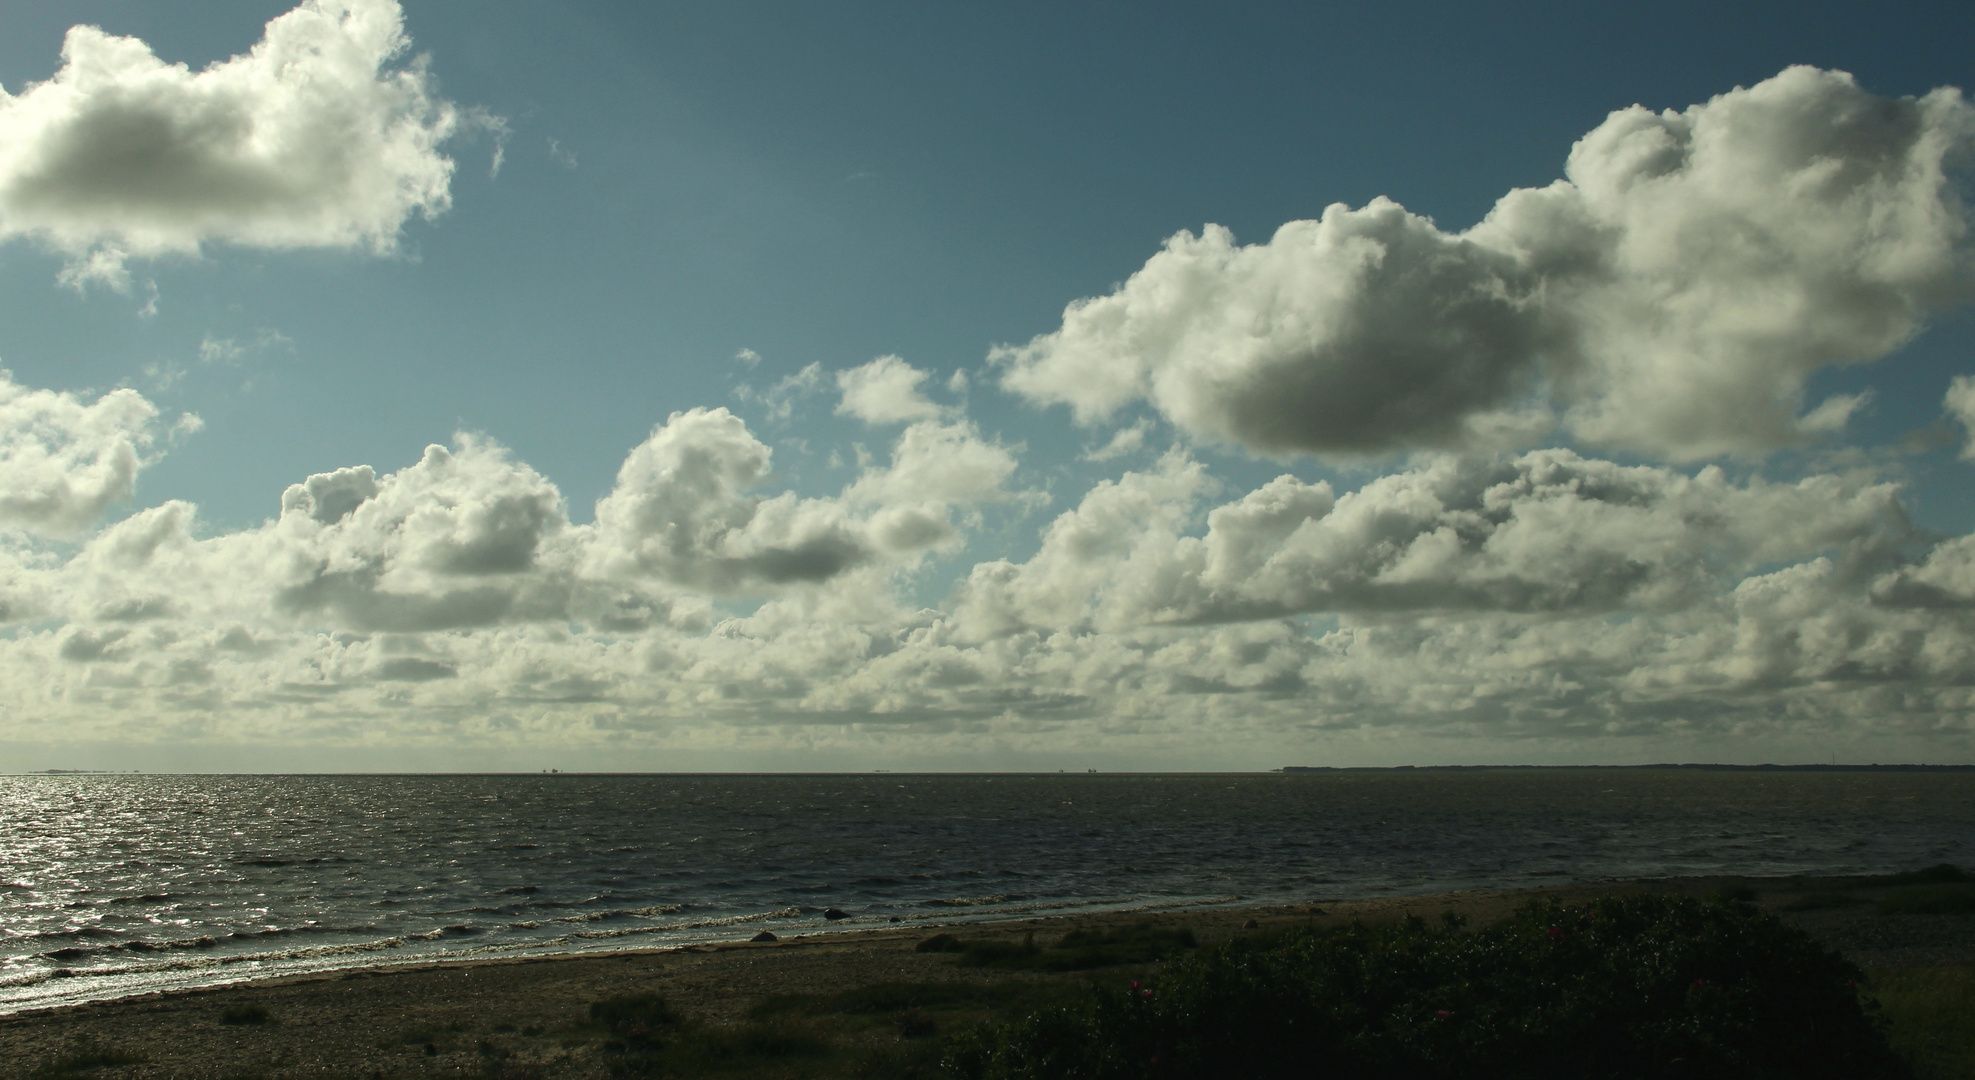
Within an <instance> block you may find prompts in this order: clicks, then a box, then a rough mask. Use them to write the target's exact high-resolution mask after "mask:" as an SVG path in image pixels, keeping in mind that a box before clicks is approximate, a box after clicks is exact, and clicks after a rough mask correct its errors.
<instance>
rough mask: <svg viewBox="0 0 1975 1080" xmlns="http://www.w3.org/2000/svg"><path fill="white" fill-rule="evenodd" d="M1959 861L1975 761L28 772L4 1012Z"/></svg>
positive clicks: (12, 782)
mask: <svg viewBox="0 0 1975 1080" xmlns="http://www.w3.org/2000/svg"><path fill="white" fill-rule="evenodd" d="M1939 862H1959V863H1963V864H1967V863H1970V862H1975V773H1967V772H1960V773H1941V772H1709V771H1698V770H1591V769H1586V770H1557V769H1542V770H1477V771H1439V770H1391V771H1362V772H1361V771H1345V772H1323V773H1306V774H1260V775H1256V774H1240V775H1102V774H1096V775H1093V774H1053V775H1029V776H1020V775H992V776H986V775H982V776H964V775H962V776H956V775H904V774H896V775H895V774H883V773H880V774H869V775H855V776H814V775H801V776H790V775H777V776H673V775H657V776H654V775H636V776H589V775H550V776H539V775H520V776H134V775H116V776H109V775H63V776H41V775H36V776H0V1012H11V1011H18V1010H20V1009H24V1008H34V1007H40V1006H47V1005H58V1004H66V1003H72V1002H77V1001H84V1000H92V999H101V998H107V997H115V996H121V995H125V994H132V993H141V992H145V991H150V990H157V989H165V988H172V987H184V986H196V985H208V984H213V983H220V982H228V981H234V980H239V979H243V978H253V977H262V976H268V975H276V974H293V973H300V972H306V971H315V970H324V969H333V968H339V967H352V966H359V965H371V964H379V963H396V962H407V961H419V960H430V959H437V958H449V957H486V956H516V955H545V954H558V953H575V952H583V951H587V950H599V949H623V948H648V947H657V946H671V945H680V944H687V943H693V942H702V941H713V940H734V939H736V938H744V937H748V936H752V935H753V934H755V933H757V932H759V931H760V930H763V929H770V930H774V931H775V932H776V933H778V934H782V935H785V936H786V935H788V934H792V933H813V932H819V931H822V930H825V929H828V928H831V927H835V928H840V929H855V928H860V927H869V926H874V925H881V924H891V923H895V922H906V923H914V924H922V925H926V926H932V925H936V924H945V923H953V922H964V921H968V920H971V919H981V918H996V917H1008V916H1012V915H1026V914H1031V913H1058V912H1066V911H1089V910H1129V909H1138V908H1168V907H1177V906H1186V905H1203V904H1243V905H1247V904H1277V903H1291V902H1303V901H1321V900H1336V899H1346V898H1361V897H1368V896H1376V895H1391V894H1406V893H1413V894H1417V893H1427V892H1440V891H1447V890H1454V889H1468V888H1486V887H1513V886H1523V885H1532V884H1542V883H1555V882H1562V881H1595V880H1606V879H1618V878H1636V877H1659V876H1667V875H1695V874H1747V875H1760V876H1784V875H1791V874H1801V873H1820V874H1853V873H1881V872H1886V871H1891V870H1899V869H1908V868H1913V867H1918V866H1926V865H1931V864H1934V863H1939ZM832 907H834V908H838V909H841V910H842V911H844V912H848V913H849V914H850V916H851V917H850V918H848V919H845V920H842V921H840V922H831V921H829V920H825V919H824V918H823V917H822V912H823V911H824V909H826V908H832Z"/></svg>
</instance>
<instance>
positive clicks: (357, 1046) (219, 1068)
mask: <svg viewBox="0 0 1975 1080" xmlns="http://www.w3.org/2000/svg"><path fill="white" fill-rule="evenodd" d="M1886 889H1887V887H1886V886H1884V885H1877V884H1874V883H1872V882H1871V881H1870V880H1869V879H1856V878H1826V877H1795V878H1784V879H1775V878H1720V877H1707V878H1678V879H1659V880H1645V881H1625V882H1598V883H1584V884H1573V885H1565V886H1558V887H1554V888H1541V889H1515V890H1486V891H1470V892H1453V893H1444V894H1436V895H1425V896H1420V895H1415V896H1405V897H1373V898H1355V899H1353V898H1339V897H1328V896H1321V895H1317V896H1312V897H1311V898H1310V899H1309V900H1308V901H1307V902H1302V903H1297V904H1290V905H1275V906H1270V907H1243V906H1240V905H1225V906H1216V907H1196V908H1183V909H1175V910H1164V911H1147V912H1110V913H1103V914H1091V915H1080V916H1063V917H1051V918H1032V919H1010V920H1005V921H998V922H992V923H973V924H969V925H966V926H964V927H954V928H952V929H953V930H954V932H956V933H958V934H960V935H962V936H964V937H967V938H969V939H980V938H990V939H1000V940H1006V941H1008V942H1010V943H1015V942H1020V941H1023V940H1027V939H1029V938H1031V936H1032V937H1033V939H1034V940H1036V941H1039V942H1046V941H1051V940H1055V939H1057V938H1059V937H1060V936H1061V935H1063V934H1065V933H1068V932H1070V931H1072V930H1096V931H1101V930H1105V929H1116V928H1120V927H1126V926H1132V925H1137V924H1143V923H1151V924H1153V925H1154V926H1155V927H1160V928H1174V929H1178V928H1184V929H1186V930H1189V931H1191V932H1192V933H1193V934H1194V935H1195V936H1196V937H1197V938H1198V939H1199V940H1200V942H1201V943H1203V944H1208V943H1212V942H1214V941H1218V940H1224V939H1226V938H1229V937H1233V936H1236V935H1240V934H1245V933H1255V932H1258V931H1261V930H1266V929H1268V928H1272V927H1283V926H1292V925H1300V924H1315V925H1320V926H1321V925H1341V924H1346V923H1349V922H1352V921H1361V922H1366V923H1380V922H1389V921H1394V920H1399V919H1403V918H1405V917H1407V916H1408V915H1418V916H1422V917H1428V918H1437V917H1438V916H1439V915H1440V914H1441V913H1442V912H1447V911H1452V912H1455V913H1457V914H1460V915H1462V916H1464V917H1466V918H1467V919H1468V920H1469V924H1470V925H1477V926H1478V925H1486V924H1487V923H1489V922H1491V921H1494V920H1497V919H1500V918H1502V917H1504V916H1506V915H1507V914H1508V913H1510V912H1511V911H1513V910H1515V909H1516V908H1517V907H1519V906H1520V905H1522V904H1524V903H1527V902H1529V901H1531V900H1535V899H1541V898H1545V897H1556V898H1557V899H1559V900H1561V901H1563V902H1565V903H1570V902H1574V901H1578V900H1583V899H1588V898H1590V897H1593V896H1598V895H1606V894H1612V893H1631V892H1672V893H1680V894H1686V895H1695V896H1709V895H1716V894H1719V893H1721V892H1722V891H1723V890H1728V891H1730V892H1732V893H1736V894H1739V895H1742V896H1749V897H1752V898H1753V902H1755V903H1757V904H1758V905H1760V906H1762V907H1764V908H1766V909H1768V910H1771V911H1773V912H1775V913H1777V914H1778V915H1779V916H1780V917H1782V918H1784V919H1785V920H1786V921H1789V922H1791V923H1792V924H1794V925H1797V926H1799V927H1801V928H1802V929H1804V930H1805V931H1807V932H1808V933H1810V934H1811V935H1812V936H1814V937H1815V938H1817V939H1818V940H1819V941H1820V942H1821V943H1823V944H1824V945H1825V946H1826V947H1828V948H1832V949H1835V950H1837V951H1838V952H1840V953H1841V954H1843V955H1844V956H1846V957H1847V958H1848V959H1850V960H1852V961H1853V962H1855V963H1857V964H1858V965H1859V966H1860V967H1862V968H1865V969H1868V970H1899V969H1912V968H1922V967H1934V966H1938V965H1944V964H1967V963H1975V917H1971V916H1968V915H1929V914H1883V913H1880V912H1879V911H1878V910H1877V909H1876V908H1875V907H1874V906H1873V905H1874V901H1875V900H1876V899H1877V898H1878V897H1879V896H1880V895H1881V894H1882V893H1884V892H1885V891H1886ZM1834 898H1835V899H1834ZM940 929H941V928H939V927H934V926H927V925H924V924H918V925H911V926H901V927H888V928H880V929H864V930H853V931H843V932H828V931H819V932H815V933H808V934H800V935H788V936H784V937H783V938H781V939H780V940H777V941H775V942H759V943H757V942H749V941H746V940H734V941H727V942H714V943H702V944H697V945H693V946H688V947H681V948H668V949H653V950H635V951H623V952H612V953H604V954H595V953H593V954H587V955H582V956H572V957H562V958H553V957H552V958H529V959H512V960H477V961H456V962H437V963H419V964H406V965H398V966H385V967H371V968H356V969H349V970H344V971H339V972H334V973H327V974H316V975H307V976H291V977H285V978H274V979H268V980H264V981H255V982H248V983H242V984H236V985H229V986H223V987H215V988H208V989H199V990H188V991H174V992H166V993H155V994H147V995H142V996H138V997H133V998H125V999H120V1000H114V1001H107V1002H100V1003H93V1004H87V1005H79V1006H68V1007H61V1008H53V1009H43V1010H36V1011H30V1012H25V1013H19V1014H16V1015H12V1016H7V1017H0V1075H4V1076H8V1077H16V1076H31V1075H35V1074H36V1073H37V1070H39V1071H40V1074H41V1075H47V1076H59V1075H82V1074H85V1073H86V1074H87V1075H90V1076H105V1077H118V1078H124V1077H128V1078H132V1080H137V1078H194V1077H199V1078H204V1077H213V1078H243V1080H244V1078H249V1077H266V1078H291V1077H292V1078H297V1080H299V1078H315V1077H405V1078H409V1077H437V1076H486V1077H513V1078H517V1080H520V1078H528V1077H544V1078H546V1077H565V1076H566V1077H589V1076H599V1077H601V1076H607V1075H610V1069H609V1066H610V1064H611V1060H610V1058H609V1053H608V1048H607V1045H606V1044H607V1042H608V1040H607V1039H606V1038H604V1037H602V1035H601V1034H600V1033H598V1032H596V1031H595V1030H594V1029H593V1027H592V1026H591V1025H590V1024H589V1007H590V1005H591V1004H592V1003H594V1002H598V1001H602V1000H606V999H612V998H623V997H627V996H634V995H641V994H656V995H659V996H661V997H663V998H664V999H665V1000H666V1002H667V1003H669V1004H670V1005H671V1006H672V1007H673V1008H674V1009H675V1010H677V1011H678V1012H679V1013H681V1014H683V1015H685V1016H686V1017H688V1018H690V1019H691V1020H693V1021H694V1022H697V1023H702V1024H708V1025H723V1024H737V1023H741V1022H743V1021H744V1020H746V1019H747V1018H748V1017H749V1016H750V1015H751V1014H753V1015H757V1016H758V1015H759V1014H760V1011H761V1009H762V1006H763V1003H764V1002H772V1001H776V1000H781V998H783V997H789V996H808V997H810V998H821V997H826V996H828V995H832V994H842V993H843V992H845V991H847V990H851V989H853V988H857V987H871V986H874V985H878V984H886V983H913V984H926V983H936V984H942V985H944V984H970V985H975V986H980V987H1008V986H1012V985H1015V984H1035V985H1036V987H1037V988H1038V990H1048V989H1052V988H1055V987H1060V986H1062V985H1065V984H1074V983H1076V982H1077V981H1080V980H1100V979H1107V978H1111V979H1116V978H1128V977H1130V976H1131V975H1132V974H1134V973H1135V972H1136V971H1138V970H1139V969H1136V968H1099V969H1096V970H1091V971H1079V972H1070V973H1064V974H1052V973H1047V972H1038V971H1007V970H997V969H993V968H981V967H974V968H969V967H961V966H956V965H955V964H954V962H953V959H952V957H951V956H949V955H945V954H940V953H930V952H921V951H918V950H917V946H918V945H919V944H920V943H921V942H923V941H925V940H926V939H927V938H928V937H929V936H931V935H933V934H935V933H937V932H939V930H940ZM229 1014H230V1016H231V1019H232V1020H233V1021H234V1022H231V1023H229V1022H228V1020H229ZM967 1016H968V1014H967V1013H966V1011H965V1010H964V1009H963V1010H961V1012H960V1013H958V1014H955V1015H951V1016H947V1017H946V1021H947V1023H948V1026H949V1027H950V1026H951V1025H952V1024H954V1023H956V1022H965V1020H966V1019H967ZM243 1018H244V1020H245V1021H246V1022H242V1020H243ZM840 1034H841V1036H842V1037H843V1038H846V1039H849V1040H851V1041H852V1042H859V1041H861V1042H866V1043H874V1044H875V1043H881V1042H886V1041H901V1040H903V1039H905V1038H906V1037H907V1036H908V1035H909V1034H916V1033H904V1032H902V1030H901V1029H897V1028H896V1026H895V1025H888V1024H882V1023H870V1024H864V1025H862V1026H859V1025H855V1024H847V1025H845V1026H844V1027H843V1028H842V1029H841V1030H840ZM92 1063H93V1064H92ZM64 1066H66V1067H67V1071H62V1069H63V1067H64ZM790 1075H808V1074H804V1073H800V1072H797V1073H791V1074H790Z"/></svg>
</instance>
